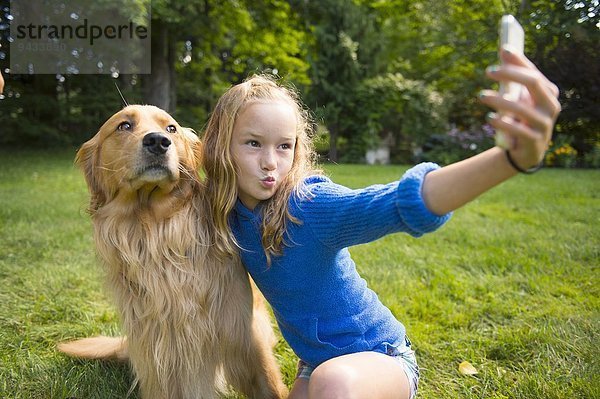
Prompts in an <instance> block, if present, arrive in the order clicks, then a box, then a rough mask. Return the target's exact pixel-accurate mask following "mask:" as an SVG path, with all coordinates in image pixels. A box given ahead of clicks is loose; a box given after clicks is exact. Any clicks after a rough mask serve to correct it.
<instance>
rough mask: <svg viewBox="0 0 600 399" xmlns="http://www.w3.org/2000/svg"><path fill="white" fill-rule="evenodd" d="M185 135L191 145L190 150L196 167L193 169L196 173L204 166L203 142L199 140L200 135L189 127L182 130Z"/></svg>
mask: <svg viewBox="0 0 600 399" xmlns="http://www.w3.org/2000/svg"><path fill="white" fill-rule="evenodd" d="M182 129H183V134H185V137H186V140H187V141H188V142H189V143H190V148H191V150H192V154H191V155H192V158H193V163H194V165H193V166H192V169H193V170H194V171H196V172H198V171H199V170H200V167H201V166H202V142H201V141H200V139H199V138H198V135H197V134H196V132H195V131H194V129H190V128H187V127H184V128H182Z"/></svg>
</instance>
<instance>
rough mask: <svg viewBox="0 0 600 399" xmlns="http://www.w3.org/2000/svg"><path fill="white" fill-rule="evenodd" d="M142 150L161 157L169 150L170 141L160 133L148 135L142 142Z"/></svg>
mask: <svg viewBox="0 0 600 399" xmlns="http://www.w3.org/2000/svg"><path fill="white" fill-rule="evenodd" d="M142 144H143V145H144V148H145V149H147V150H148V151H150V152H151V153H153V154H156V155H162V154H164V153H165V152H167V150H168V149H169V146H170V145H171V140H170V139H169V138H168V137H167V136H164V135H162V134H160V133H148V134H147V135H145V136H144V139H143V140H142Z"/></svg>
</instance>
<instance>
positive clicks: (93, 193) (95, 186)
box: [75, 135, 107, 214]
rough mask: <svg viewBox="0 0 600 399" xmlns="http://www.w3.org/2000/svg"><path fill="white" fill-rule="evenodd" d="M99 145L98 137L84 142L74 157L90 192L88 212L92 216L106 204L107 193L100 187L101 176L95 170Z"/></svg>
mask: <svg viewBox="0 0 600 399" xmlns="http://www.w3.org/2000/svg"><path fill="white" fill-rule="evenodd" d="M99 152H100V145H99V139H98V135H96V136H94V137H92V138H91V139H90V140H88V141H86V142H85V143H84V144H83V145H82V146H81V148H80V149H79V151H77V155H76V156H75V165H77V166H78V167H79V168H80V169H81V170H82V171H83V175H84V177H85V182H86V183H87V186H88V190H89V192H90V205H89V208H88V211H89V212H90V214H94V213H95V212H96V211H97V210H98V209H99V208H100V207H101V206H102V205H104V204H105V203H106V199H107V193H106V191H105V190H104V189H103V187H102V182H101V180H102V176H101V174H100V171H99V170H98V168H97V165H98V161H99V159H98V158H99Z"/></svg>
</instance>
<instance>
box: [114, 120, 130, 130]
mask: <svg viewBox="0 0 600 399" xmlns="http://www.w3.org/2000/svg"><path fill="white" fill-rule="evenodd" d="M131 128H132V126H131V123H129V122H121V123H119V126H117V130H119V131H125V130H127V131H129V130H131Z"/></svg>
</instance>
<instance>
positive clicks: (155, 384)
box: [59, 105, 287, 399]
mask: <svg viewBox="0 0 600 399" xmlns="http://www.w3.org/2000/svg"><path fill="white" fill-rule="evenodd" d="M168 126H173V127H172V128H171V127H168ZM200 145H201V143H200V141H199V139H198V138H197V136H196V135H195V134H194V133H192V132H191V131H189V130H187V129H183V128H181V127H180V126H179V125H178V124H177V122H176V121H175V120H174V119H173V118H172V117H171V116H170V115H168V114H167V113H166V112H164V111H162V110H160V109H158V108H156V107H152V106H140V105H132V106H127V107H126V108H124V109H123V110H122V111H120V112H118V113H116V114H115V115H113V116H112V117H111V118H110V119H109V120H108V121H107V122H106V123H105V124H104V125H103V126H102V127H101V128H100V130H99V132H98V133H97V134H96V135H95V136H94V137H93V138H92V139H90V140H89V141H88V142H86V143H85V144H84V145H83V146H82V147H81V149H80V150H79V152H78V153H77V158H76V164H77V165H78V166H80V167H81V168H82V170H83V171H84V174H85V178H86V182H87V185H88V188H89V191H90V194H91V200H90V209H89V211H90V213H91V216H92V219H93V224H94V233H95V234H94V238H95V243H96V249H97V252H98V255H99V258H100V260H101V262H102V264H103V265H104V267H105V271H106V274H107V283H108V287H109V288H110V289H111V290H112V292H113V294H114V297H115V299H116V304H117V307H118V310H119V312H120V315H121V318H122V323H123V330H124V332H125V333H126V334H127V339H126V340H125V339H124V338H109V337H96V338H87V339H83V340H79V341H73V342H70V343H64V344H62V345H60V346H59V349H60V350H61V351H63V352H65V353H67V354H70V355H72V356H78V357H86V358H120V359H127V358H129V360H130V362H131V364H132V366H133V370H134V373H135V376H136V379H137V381H138V383H139V386H140V390H141V393H142V396H143V397H144V398H165V399H167V398H168V399H172V398H214V397H217V395H218V394H219V393H220V392H222V391H223V389H225V385H229V386H232V387H234V388H235V389H236V390H238V391H239V392H242V393H244V394H245V395H247V396H248V397H250V398H281V397H285V396H286V395H287V389H286V387H285V385H284V384H283V382H282V380H281V375H280V372H279V369H278V367H277V364H276V361H275V358H274V356H273V354H272V351H271V347H272V343H273V342H272V340H274V335H273V331H272V328H271V325H270V318H269V315H268V314H267V313H266V309H265V308H264V304H263V302H262V298H261V297H259V296H258V295H256V294H255V295H254V301H253V292H252V291H253V290H252V288H251V282H250V280H249V277H248V275H247V273H246V271H245V269H244V268H243V266H242V264H241V263H240V261H239V259H232V260H230V261H227V262H222V261H219V260H218V259H217V257H216V256H214V255H213V254H212V252H211V244H210V242H209V240H208V234H207V232H206V227H205V226H206V223H205V222H204V221H205V220H206V219H205V218H207V217H209V214H208V212H209V209H210V208H209V206H208V204H207V203H206V202H205V199H204V197H203V190H204V186H203V183H202V181H201V180H200V179H199V177H198V172H197V171H198V169H199V166H200V161H201V160H200V153H201V151H200ZM253 303H254V306H253ZM223 378H224V380H225V381H223Z"/></svg>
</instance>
